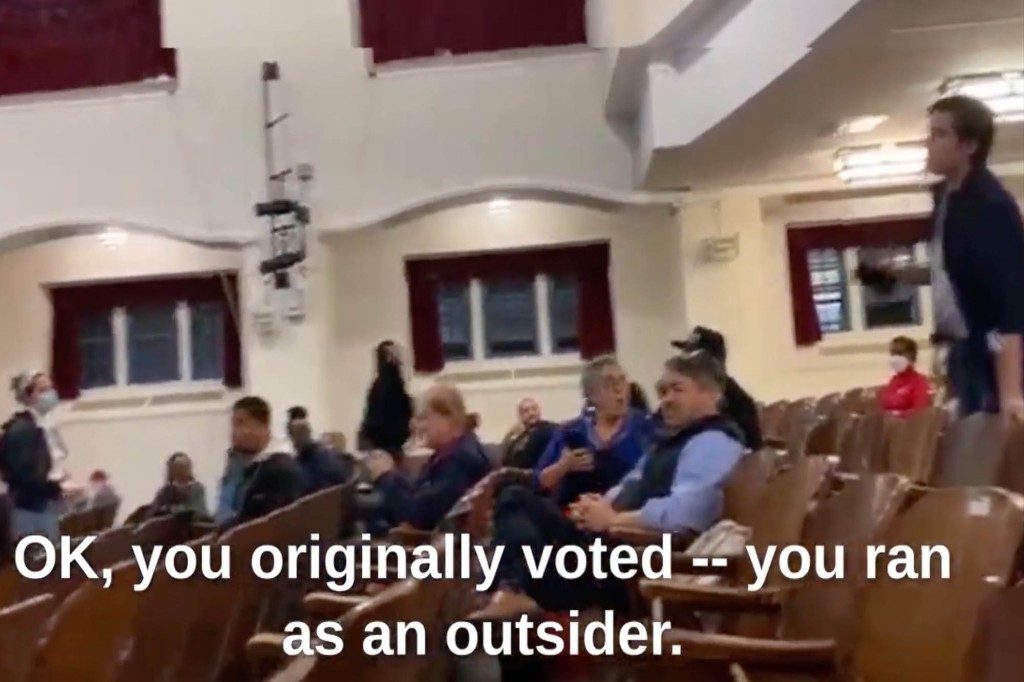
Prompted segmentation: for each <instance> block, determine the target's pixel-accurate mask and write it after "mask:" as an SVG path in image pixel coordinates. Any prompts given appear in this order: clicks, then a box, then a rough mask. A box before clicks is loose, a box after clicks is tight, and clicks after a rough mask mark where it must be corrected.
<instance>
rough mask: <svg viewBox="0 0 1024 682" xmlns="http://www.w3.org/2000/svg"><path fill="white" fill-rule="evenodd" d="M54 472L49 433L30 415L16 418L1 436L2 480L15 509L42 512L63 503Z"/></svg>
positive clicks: (21, 415) (25, 414)
mask: <svg viewBox="0 0 1024 682" xmlns="http://www.w3.org/2000/svg"><path fill="white" fill-rule="evenodd" d="M52 468H53V459H52V457H51V455H50V446H49V445H48V444H47V442H46V432H45V431H43V428H42V427H41V426H39V424H37V423H36V420H35V419H33V418H32V415H31V414H29V413H28V412H19V413H17V414H15V415H14V416H13V417H12V418H11V419H10V421H8V422H7V423H6V424H4V425H3V429H2V432H0V478H3V479H4V481H6V482H7V488H8V495H9V496H10V498H11V503H12V505H13V506H14V508H15V509H23V510H25V511H32V512H42V511H46V508H47V507H48V506H49V504H50V502H52V501H53V500H57V499H60V496H61V487H60V484H59V483H57V482H55V481H51V480H49V476H50V471H51V469H52Z"/></svg>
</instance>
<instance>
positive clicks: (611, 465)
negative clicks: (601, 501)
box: [535, 410, 652, 507]
mask: <svg viewBox="0 0 1024 682" xmlns="http://www.w3.org/2000/svg"><path fill="white" fill-rule="evenodd" d="M651 436H652V422H651V419H650V417H648V416H647V414H645V413H644V412H641V411H639V410H630V411H629V413H627V415H626V418H625V420H623V422H622V427H621V428H620V429H619V431H618V433H616V434H615V435H614V436H612V437H611V439H609V440H608V442H607V443H602V442H601V440H600V438H598V436H597V429H596V427H595V422H594V416H593V414H592V413H590V412H586V413H584V414H583V415H582V416H580V417H577V418H576V419H573V420H572V421H570V422H567V423H566V424H564V425H563V426H562V427H561V428H559V429H558V430H557V431H555V434H554V436H553V437H552V438H551V441H550V442H549V443H548V447H547V449H546V450H545V451H544V454H543V455H541V458H540V461H538V462H537V469H536V472H535V477H539V476H540V472H542V471H543V470H544V469H546V468H547V467H549V466H551V465H552V464H554V463H555V462H557V461H558V458H559V457H561V456H562V450H563V449H564V448H569V449H573V448H581V447H585V448H586V449H588V450H590V451H591V452H592V453H594V464H595V467H594V470H593V471H577V472H572V473H569V474H566V476H565V478H563V479H562V482H561V484H560V485H559V486H558V488H557V489H556V490H553V491H552V492H553V493H554V498H555V501H556V502H557V503H558V504H559V506H563V507H564V506H565V505H567V504H570V503H572V502H574V501H575V500H576V499H577V498H578V497H579V496H580V495H584V494H587V493H604V492H606V491H608V489H610V488H611V487H613V486H615V485H618V483H619V481H621V480H622V479H623V477H624V476H625V475H626V474H628V473H629V472H630V471H632V470H633V467H634V466H636V463H637V462H639V461H640V458H641V457H643V454H644V449H645V448H646V447H647V445H648V444H649V442H650V440H651Z"/></svg>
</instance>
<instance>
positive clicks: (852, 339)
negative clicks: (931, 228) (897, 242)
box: [819, 242, 934, 348]
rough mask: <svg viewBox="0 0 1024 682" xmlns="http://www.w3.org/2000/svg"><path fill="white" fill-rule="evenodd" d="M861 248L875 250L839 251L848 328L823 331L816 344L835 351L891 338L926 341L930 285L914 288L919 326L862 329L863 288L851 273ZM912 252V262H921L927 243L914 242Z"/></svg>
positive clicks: (931, 320)
mask: <svg viewBox="0 0 1024 682" xmlns="http://www.w3.org/2000/svg"><path fill="white" fill-rule="evenodd" d="M862 248H876V247H871V246H866V247H862V246H856V247H850V248H847V249H839V252H840V256H841V258H842V262H843V268H844V274H845V277H846V286H845V292H844V301H845V302H846V305H847V311H848V316H849V324H850V328H849V329H848V330H845V331H837V332H825V331H824V330H823V331H822V339H821V341H820V342H819V343H820V344H821V345H823V346H824V347H826V348H835V347H843V346H850V345H859V344H865V343H867V344H875V343H888V342H889V341H890V340H892V338H893V337H895V336H910V337H911V338H927V337H928V335H929V332H930V330H931V329H932V328H933V325H934V310H933V308H932V290H931V286H922V287H918V290H917V297H918V301H917V303H918V306H919V311H920V318H921V322H920V323H919V324H906V325H893V326H890V327H876V328H868V327H867V326H866V320H865V317H866V315H865V310H864V285H863V284H860V283H859V282H857V280H856V277H854V271H855V270H856V268H857V264H858V262H859V261H858V259H859V252H860V250H861V249H862ZM913 249H914V259H915V262H917V263H922V262H925V258H926V257H927V255H928V244H927V242H917V243H916V244H914V246H913Z"/></svg>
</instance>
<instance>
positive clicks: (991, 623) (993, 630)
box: [960, 583, 1024, 682]
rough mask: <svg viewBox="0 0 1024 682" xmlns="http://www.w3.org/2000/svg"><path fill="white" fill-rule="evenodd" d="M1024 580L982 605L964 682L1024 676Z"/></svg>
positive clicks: (1009, 681) (1003, 681)
mask: <svg viewBox="0 0 1024 682" xmlns="http://www.w3.org/2000/svg"><path fill="white" fill-rule="evenodd" d="M1022 634H1024V583H1019V584H1017V585H1015V586H1013V587H1008V588H1006V589H1005V590H1000V591H999V592H996V593H995V594H993V595H992V596H991V597H989V599H988V601H987V602H986V603H985V605H984V606H983V607H982V610H981V615H980V616H979V618H978V622H977V627H976V628H975V631H974V639H973V640H972V641H971V648H970V651H969V655H968V664H967V667H966V669H965V670H964V676H963V677H962V678H961V680H960V682H1019V681H1020V679H1021V677H1022V676H1024V646H1021V635H1022Z"/></svg>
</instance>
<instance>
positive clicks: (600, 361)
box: [580, 355, 620, 398]
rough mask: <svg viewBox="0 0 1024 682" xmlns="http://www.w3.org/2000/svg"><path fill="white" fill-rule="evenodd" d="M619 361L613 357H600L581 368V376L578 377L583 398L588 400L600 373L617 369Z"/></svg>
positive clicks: (599, 377)
mask: <svg viewBox="0 0 1024 682" xmlns="http://www.w3.org/2000/svg"><path fill="white" fill-rule="evenodd" d="M619 366H620V365H619V361H618V359H616V357H615V356H614V355H600V356H598V357H596V358H594V359H593V360H591V361H590V362H588V363H587V364H586V365H585V366H584V367H583V375H582V376H581V377H580V384H581V386H582V388H583V397H584V398H589V397H590V395H591V394H592V393H593V392H594V390H595V389H596V388H597V384H598V381H600V379H601V372H603V371H604V370H605V369H607V368H608V367H619Z"/></svg>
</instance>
